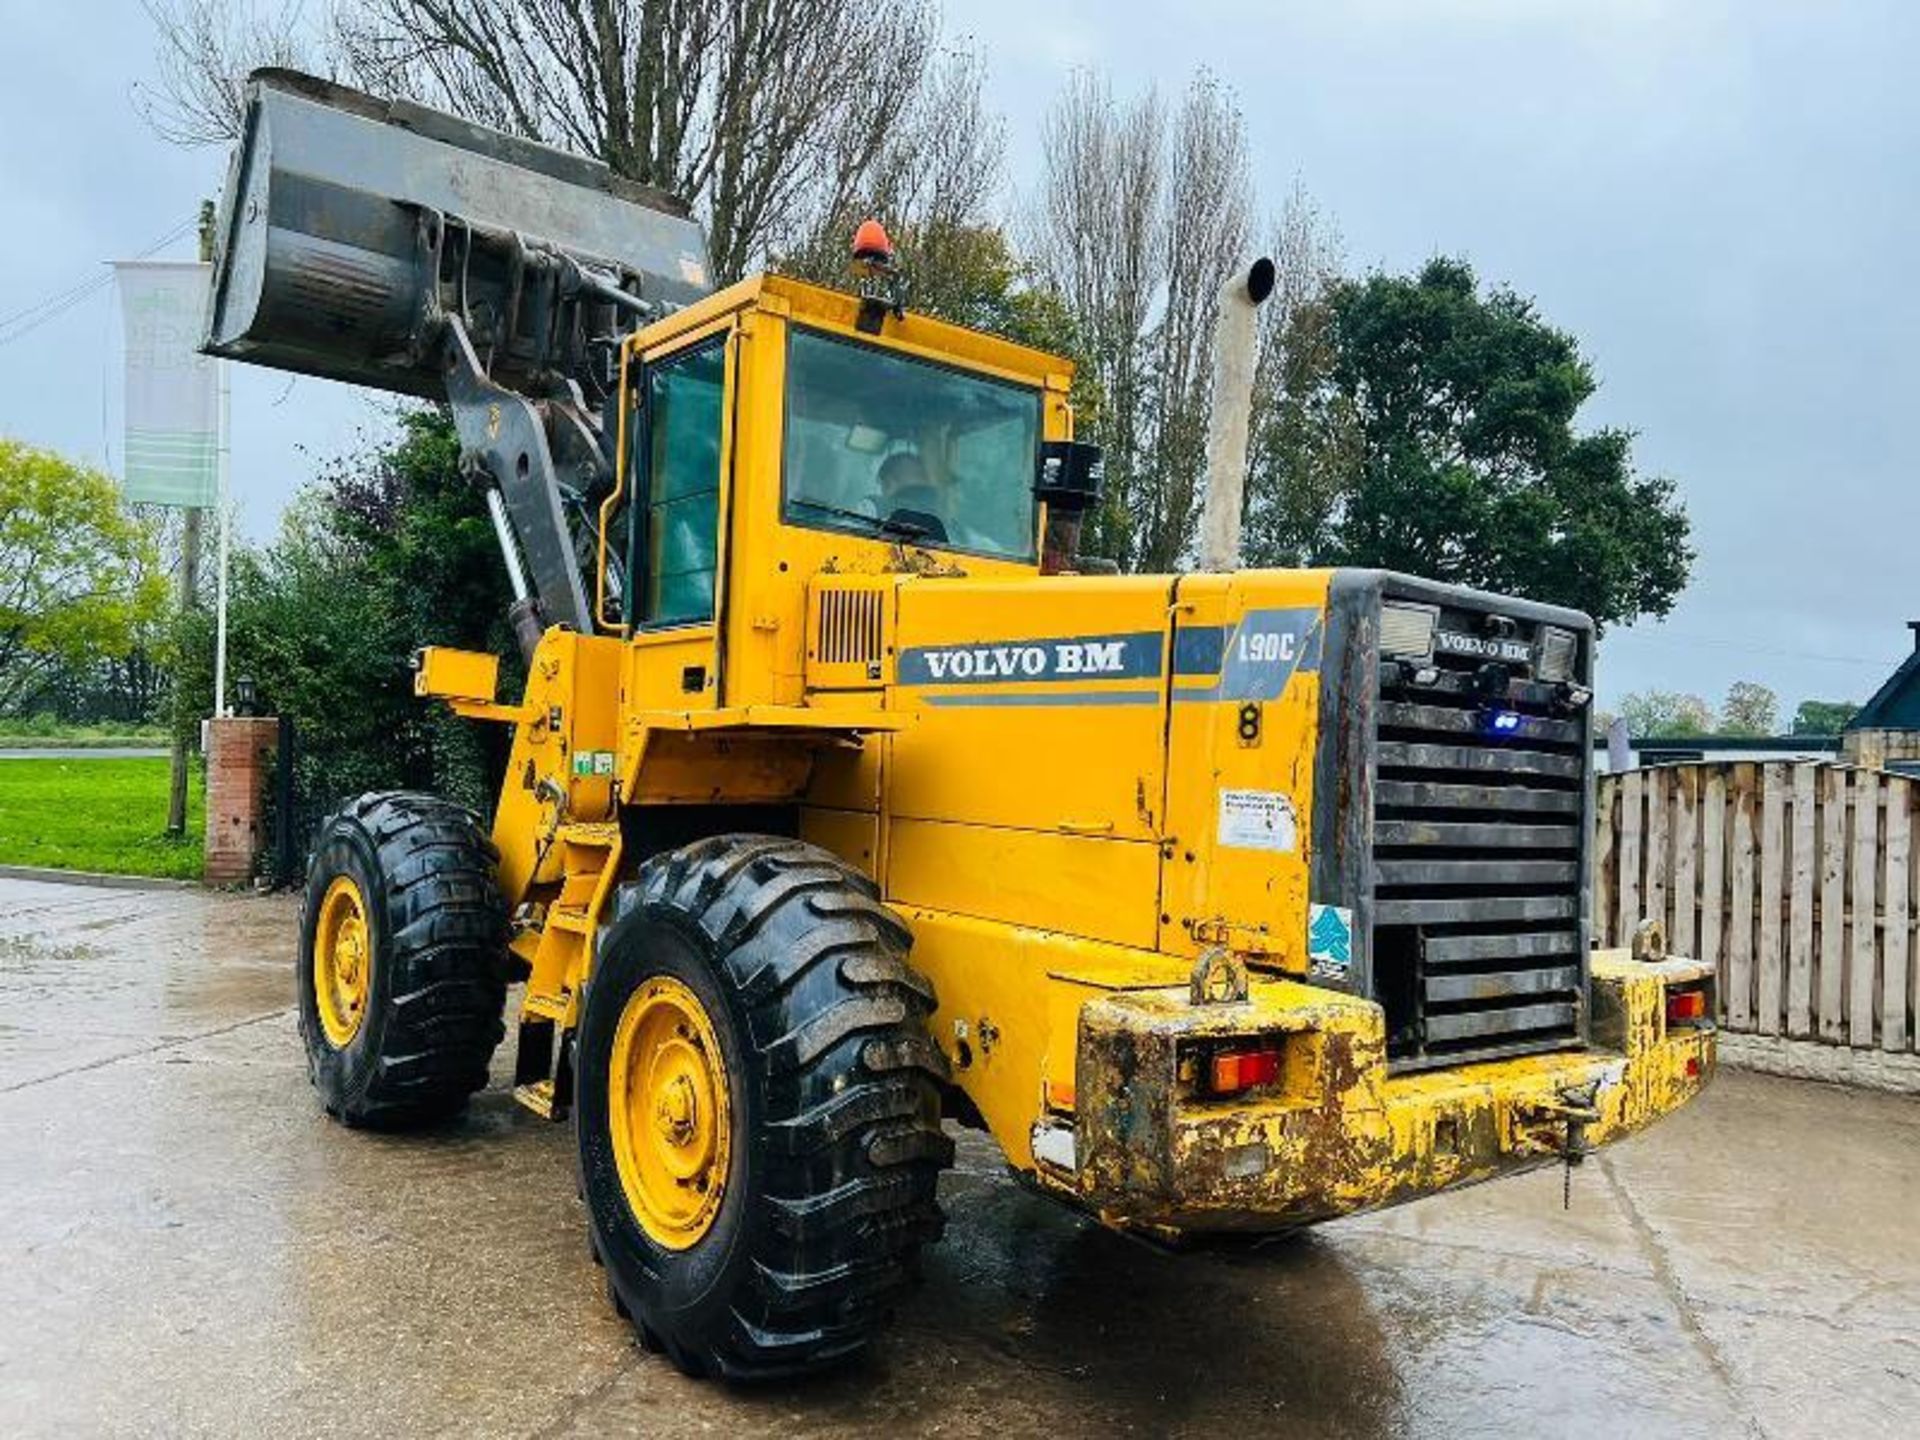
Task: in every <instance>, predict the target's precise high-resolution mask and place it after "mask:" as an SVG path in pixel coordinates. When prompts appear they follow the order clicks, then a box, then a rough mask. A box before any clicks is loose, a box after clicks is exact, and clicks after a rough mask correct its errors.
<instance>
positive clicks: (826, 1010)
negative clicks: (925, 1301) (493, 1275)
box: [575, 835, 953, 1379]
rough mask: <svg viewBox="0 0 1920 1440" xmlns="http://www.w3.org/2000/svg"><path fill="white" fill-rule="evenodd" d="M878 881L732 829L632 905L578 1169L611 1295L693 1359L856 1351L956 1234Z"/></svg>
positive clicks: (915, 1005) (591, 1077) (707, 1370)
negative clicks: (944, 1201) (931, 1254)
mask: <svg viewBox="0 0 1920 1440" xmlns="http://www.w3.org/2000/svg"><path fill="white" fill-rule="evenodd" d="M911 943H912V937H911V935H910V934H909V932H908V931H907V929H906V927H905V926H904V925H903V924H901V922H900V920H899V919H898V918H897V917H896V916H894V915H893V914H892V913H891V912H890V911H888V910H887V909H886V907H885V906H884V905H883V904H882V903H881V902H880V898H879V893H878V891H877V890H876V889H875V888H874V886H873V884H872V882H871V881H869V880H868V879H867V878H866V877H865V876H863V875H860V874H859V873H858V872H855V871H853V870H850V869H849V868H848V867H847V866H846V865H844V864H843V863H842V862H841V861H840V860H839V859H837V858H836V857H835V856H833V855H831V854H829V853H828V852H826V851H824V850H821V849H818V848H816V847H814V846H811V845H806V844H803V843H801V842H799V841H796V840H784V839H776V838H770V837H765V836H750V835H729V836H720V837H717V838H714V839H710V840H704V841H701V842H699V843H697V844H694V845H690V846H688V847H686V848H685V849H682V850H677V851H674V852H671V853H669V854H666V855H661V856H656V857H654V858H653V859H651V860H649V861H648V862H647V863H646V864H645V865H644V866H642V868H641V871H640V874H639V876H638V878H637V880H636V881H635V882H633V883H632V884H630V885H628V886H626V887H624V888H623V889H622V890H621V892H620V894H619V896H618V898H617V900H616V915H615V919H614V921H613V923H612V924H611V926H610V927H609V928H608V929H607V931H606V932H605V934H604V937H603V940H602V943H601V946H600V951H599V956H598V958H597V961H596V963H595V969H594V974H593V978H592V980H591V982H590V984H589V986H588V992H587V999H586V1013H585V1015H584V1017H583V1020H582V1023H581V1029H580V1036H579V1076H578V1079H579V1083H578V1088H577V1092H576V1109H575V1119H576V1125H577V1134H578V1144H579V1154H580V1174H581V1186H582V1191H583V1194H584V1196H585V1198H586V1202H587V1210H588V1223H589V1226H590V1227H591V1239H592V1243H593V1246H594V1251H595V1254H596V1255H597V1256H598V1257H599V1258H600V1259H601V1260H602V1261H603V1262H604V1263H605V1265H606V1269H607V1284H608V1289H609V1292H610V1293H611V1295H612V1298H613V1301H614V1304H615V1306H616V1307H617V1308H618V1309H619V1310H620V1311H621V1313H622V1314H624V1315H627V1316H629V1317H630V1318H631V1319H632V1320H633V1322H634V1324H635V1326H636V1328H637V1329H638V1330H639V1331H640V1335H641V1339H642V1341H643V1343H645V1344H646V1345H647V1346H648V1347H649V1348H651V1349H655V1350H663V1351H665V1352H666V1353H667V1355H668V1356H669V1357H670V1358H671V1359H672V1360H673V1361H674V1362H675V1363H676V1364H677V1365H679V1367H680V1368H681V1369H682V1370H684V1371H686V1372H687V1373H688V1374H693V1375H709V1374H717V1375H721V1376H724V1377H727V1378H731V1379H750V1378H762V1377H768V1376H775V1375H785V1374H792V1373H795V1372H799V1371H803V1370H809V1369H813V1368H816V1367H818V1366H821V1365H823V1364H825V1363H827V1362H829V1361H832V1360H835V1359H837V1358H839V1357H842V1356H844V1355H847V1354H849V1353H851V1352H853V1351H855V1350H858V1349H859V1348H860V1347H861V1346H863V1345H864V1344H865V1343H866V1342H867V1340H868V1338H869V1337H870V1336H871V1334H872V1333H873V1330H874V1329H875V1327H876V1326H877V1325H878V1324H879V1323H880V1321H881V1320H882V1319H884V1318H885V1315H886V1314H887V1312H888V1310H889V1308H890V1306H891V1304H892V1302H893V1301H894V1300H895V1299H897V1298H898V1296H899V1295H900V1294H901V1293H902V1292H903V1291H904V1290H905V1289H906V1288H907V1287H908V1286H909V1285H910V1284H911V1283H912V1281H913V1280H914V1279H915V1278H916V1275H917V1260H918V1252H919V1249H920V1247H921V1245H923V1244H925V1243H926V1242H928V1241H931V1240H934V1239H937V1238H938V1236H939V1234H940V1232H941V1229H942V1226H943V1223H944V1221H943V1217H942V1216H941V1213H940V1209H939V1205H938V1203H937V1201H936V1198H935V1187H936V1185H937V1182H938V1177H939V1172H940V1170H941V1168H942V1167H943V1166H945V1165H947V1164H949V1163H951V1161H952V1157H953V1145H952V1142H951V1141H950V1140H948V1138H947V1137H946V1135H945V1134H944V1132H943V1131H942V1130H941V1128H940V1092H939V1082H940V1081H941V1079H943V1078H944V1075H945V1064H944V1061H943V1059H942V1057H941V1056H940V1054H939V1052H938V1050H937V1049H936V1048H935V1047H934V1045H933V1043H932V1041H931V1039H930V1038H929V1037H928V1035H927V1033H926V1028H925V1021H926V1017H927V1015H928V1014H929V1013H931V1011H932V1010H933V1004H934V999H933V991H932V987H931V986H930V985H928V983H927V982H926V980H924V979H923V978H922V977H920V976H919V975H918V974H916V973H915V972H914V971H913V970H912V969H911V968H910V967H909V966H908V964H907V961H906V956H907V951H908V949H909V947H910V945H911Z"/></svg>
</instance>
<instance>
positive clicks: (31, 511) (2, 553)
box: [0, 440, 166, 713]
mask: <svg viewBox="0 0 1920 1440" xmlns="http://www.w3.org/2000/svg"><path fill="white" fill-rule="evenodd" d="M165 604H166V579H165V576H164V575H163V574H162V572H161V569H160V564H159V551H158V547H157V546H156V544H155V542H154V531H153V527H152V525H151V524H150V523H148V522H147V521H145V520H143V519H141V518H140V517H138V516H136V515H134V514H133V513H132V512H130V511H129V510H127V509H126V508H125V507H124V506H123V505H122V504H121V503H120V494H119V491H118V490H117V489H116V488H115V486H114V483H113V481H112V480H111V479H109V478H108V477H107V476H105V475H103V474H101V473H100V472H99V471H97V470H91V469H88V468H87V467H85V466H83V465H76V464H74V463H73V462H72V461H70V460H65V459H63V458H61V457H60V456H58V455H56V454H54V453H53V452H52V451H49V450H36V449H34V448H33V447H31V446H28V445H23V444H21V443H20V442H18V441H14V440H0V713H7V712H11V711H15V710H18V709H20V708H22V707H24V706H25V705H27V704H29V703H31V702H32V701H33V700H34V698H35V696H36V694H37V692H38V691H40V690H41V688H42V687H43V686H45V685H46V684H47V682H48V681H49V679H50V678H51V677H53V676H54V675H55V674H56V673H58V672H59V671H60V670H61V668H62V667H72V666H79V665H85V664H90V663H93V662H96V661H98V660H101V659H103V658H107V657H124V656H125V655H127V654H128V652H129V651H130V650H131V649H132V648H133V646H134V644H135V642H136V641H137V640H138V639H139V637H140V632H141V627H142V626H144V625H146V624H147V623H149V622H150V621H152V620H153V618H154V617H155V616H157V615H158V614H159V613H160V611H161V610H162V608H163V607H164V606H165Z"/></svg>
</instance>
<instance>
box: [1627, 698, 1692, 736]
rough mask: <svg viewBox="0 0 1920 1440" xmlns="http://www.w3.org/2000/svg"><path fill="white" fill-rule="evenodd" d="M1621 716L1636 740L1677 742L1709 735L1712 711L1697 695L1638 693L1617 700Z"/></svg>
mask: <svg viewBox="0 0 1920 1440" xmlns="http://www.w3.org/2000/svg"><path fill="white" fill-rule="evenodd" d="M1620 716H1621V718H1622V719H1624V720H1625V721H1626V722H1627V733H1628V734H1630V735H1632V736H1633V737H1634V738H1635V739H1636V740H1677V739H1688V738H1691V737H1694V736H1697V735H1711V734H1712V733H1713V729H1714V716H1713V709H1712V707H1710V706H1709V705H1708V704H1707V702H1706V701H1704V700H1702V699H1701V698H1700V697H1699V696H1698V695H1683V694H1681V693H1679V692H1677V691H1673V690H1637V691H1635V692H1634V693H1632V694H1630V695H1623V696H1621V697H1620Z"/></svg>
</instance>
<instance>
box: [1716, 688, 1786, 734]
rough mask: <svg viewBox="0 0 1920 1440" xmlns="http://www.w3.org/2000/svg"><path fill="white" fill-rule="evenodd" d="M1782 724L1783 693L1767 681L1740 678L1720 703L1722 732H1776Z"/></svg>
mask: <svg viewBox="0 0 1920 1440" xmlns="http://www.w3.org/2000/svg"><path fill="white" fill-rule="evenodd" d="M1779 725H1780V697H1779V696H1778V695H1775V694H1774V693H1773V691H1771V690H1769V689H1768V688H1767V687H1766V686H1765V685H1758V684H1755V683H1754V682H1753V681H1751V680H1736V681H1734V682H1733V684H1732V686H1730V687H1729V688H1728V690H1727V699H1726V703H1725V704H1724V705H1722V706H1721V707H1720V733H1721V734H1722V735H1772V734H1774V733H1775V732H1776V731H1777V730H1778V729H1779Z"/></svg>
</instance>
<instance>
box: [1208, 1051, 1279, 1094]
mask: <svg viewBox="0 0 1920 1440" xmlns="http://www.w3.org/2000/svg"><path fill="white" fill-rule="evenodd" d="M1279 1078H1280V1052H1279V1051H1278V1050H1222V1051H1219V1052H1218V1053H1216V1054H1215V1055H1214V1057H1213V1059H1212V1060H1211V1061H1209V1062H1208V1064H1207V1088H1208V1089H1209V1090H1211V1091H1212V1092H1213V1093H1214V1094H1216V1095H1237V1094H1238V1093H1239V1092H1240V1091H1242V1090H1251V1089H1253V1088H1254V1087H1255V1086H1256V1085H1271V1084H1273V1082H1274V1081H1276V1080H1278V1079H1279Z"/></svg>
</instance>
